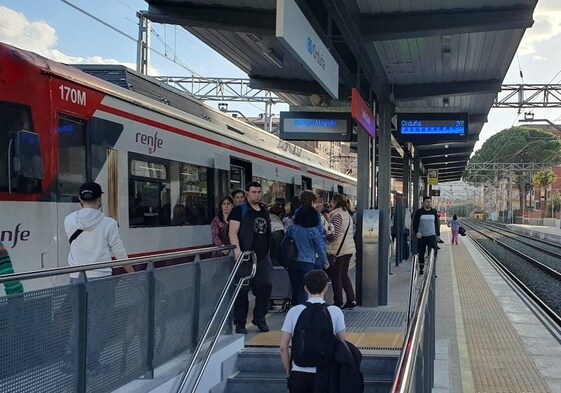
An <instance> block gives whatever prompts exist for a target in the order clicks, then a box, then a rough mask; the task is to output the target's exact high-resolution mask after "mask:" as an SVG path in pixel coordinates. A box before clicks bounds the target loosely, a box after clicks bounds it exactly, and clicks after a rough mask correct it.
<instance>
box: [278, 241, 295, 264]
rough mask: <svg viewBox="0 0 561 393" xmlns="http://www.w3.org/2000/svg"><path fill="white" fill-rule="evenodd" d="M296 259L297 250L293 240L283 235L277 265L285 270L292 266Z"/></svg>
mask: <svg viewBox="0 0 561 393" xmlns="http://www.w3.org/2000/svg"><path fill="white" fill-rule="evenodd" d="M297 257H298V249H297V248H296V243H295V242H294V239H293V238H291V237H290V236H289V235H287V234H285V235H284V239H282V241H281V243H280V246H279V258H278V260H279V264H280V265H282V266H284V267H285V268H286V269H288V268H289V267H290V265H292V262H293V261H295V260H296V258H297Z"/></svg>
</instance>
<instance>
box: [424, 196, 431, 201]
mask: <svg viewBox="0 0 561 393" xmlns="http://www.w3.org/2000/svg"><path fill="white" fill-rule="evenodd" d="M427 199H430V200H431V201H432V198H431V197H430V196H428V195H427V196H424V197H423V202H424V201H426V200H427Z"/></svg>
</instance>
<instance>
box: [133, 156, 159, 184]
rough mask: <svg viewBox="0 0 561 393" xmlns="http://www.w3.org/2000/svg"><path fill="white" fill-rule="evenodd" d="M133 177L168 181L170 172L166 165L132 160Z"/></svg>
mask: <svg viewBox="0 0 561 393" xmlns="http://www.w3.org/2000/svg"><path fill="white" fill-rule="evenodd" d="M131 175H132V176H140V177H147V178H150V179H159V180H161V179H164V180H165V179H167V178H168V170H167V167H166V165H164V164H161V163H156V162H149V161H141V160H132V161H131Z"/></svg>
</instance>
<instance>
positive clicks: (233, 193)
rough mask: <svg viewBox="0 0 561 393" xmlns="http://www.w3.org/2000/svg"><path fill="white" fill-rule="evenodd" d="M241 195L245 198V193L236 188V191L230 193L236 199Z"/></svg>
mask: <svg viewBox="0 0 561 393" xmlns="http://www.w3.org/2000/svg"><path fill="white" fill-rule="evenodd" d="M239 193H242V194H243V196H244V197H245V191H244V190H242V189H241V188H236V189H235V190H234V191H232V192H231V193H230V195H231V196H232V198H235V197H236V195H238V194H239Z"/></svg>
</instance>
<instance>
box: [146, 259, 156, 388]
mask: <svg viewBox="0 0 561 393" xmlns="http://www.w3.org/2000/svg"><path fill="white" fill-rule="evenodd" d="M146 272H147V273H146V274H147V275H148V294H147V296H146V298H147V302H148V304H147V305H146V306H147V311H148V337H147V341H148V343H147V345H148V348H147V353H146V361H147V364H148V371H147V372H146V373H145V374H144V377H145V378H149V379H154V353H155V348H154V346H155V345H156V344H155V342H156V277H155V275H154V263H153V262H150V263H148V265H147V266H146Z"/></svg>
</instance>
